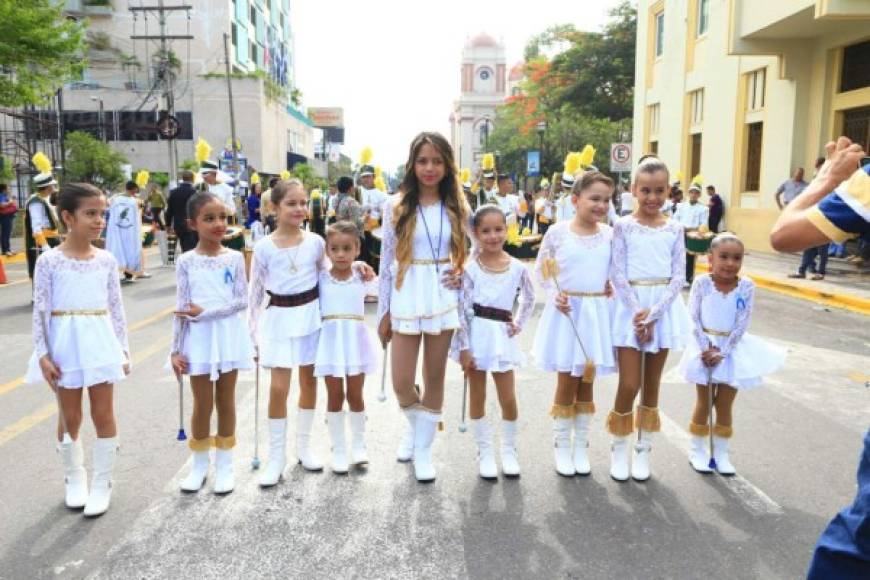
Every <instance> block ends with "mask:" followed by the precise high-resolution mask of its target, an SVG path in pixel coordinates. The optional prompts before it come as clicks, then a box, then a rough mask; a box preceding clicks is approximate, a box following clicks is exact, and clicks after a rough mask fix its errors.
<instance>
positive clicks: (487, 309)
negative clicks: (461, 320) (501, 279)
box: [472, 304, 514, 322]
mask: <svg viewBox="0 0 870 580" xmlns="http://www.w3.org/2000/svg"><path fill="white" fill-rule="evenodd" d="M472 308H474V315H475V316H476V317H478V318H487V319H489V320H497V321H498V322H513V319H514V315H513V313H512V312H511V311H510V310H504V309H502V308H493V307H492V306H482V305H480V304H473V305H472Z"/></svg>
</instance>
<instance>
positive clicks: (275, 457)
mask: <svg viewBox="0 0 870 580" xmlns="http://www.w3.org/2000/svg"><path fill="white" fill-rule="evenodd" d="M286 465H287V419H286V418H284V419H269V458H268V460H267V463H266V469H264V470H263V473H262V474H261V475H260V479H259V483H260V487H272V486H273V485H277V484H278V481H279V480H280V479H281V474H283V473H284V467H285V466H286Z"/></svg>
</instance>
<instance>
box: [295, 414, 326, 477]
mask: <svg viewBox="0 0 870 580" xmlns="http://www.w3.org/2000/svg"><path fill="white" fill-rule="evenodd" d="M313 426H314V409H299V412H298V414H297V415H296V456H297V457H298V458H299V463H301V464H302V467H304V468H305V470H306V471H323V463H321V462H320V460H319V459H318V458H317V456H316V455H315V454H314V451H312V449H311V429H312V427H313Z"/></svg>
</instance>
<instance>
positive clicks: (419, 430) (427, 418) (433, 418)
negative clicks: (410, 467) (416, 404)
mask: <svg viewBox="0 0 870 580" xmlns="http://www.w3.org/2000/svg"><path fill="white" fill-rule="evenodd" d="M416 416H417V420H416V422H415V423H416V424H415V425H414V475H415V476H416V477H417V481H421V482H426V481H435V466H434V465H432V443H433V442H434V441H435V430H436V429H437V428H438V421H440V420H441V413H433V412H431V411H422V410H419V409H418V410H417V412H416Z"/></svg>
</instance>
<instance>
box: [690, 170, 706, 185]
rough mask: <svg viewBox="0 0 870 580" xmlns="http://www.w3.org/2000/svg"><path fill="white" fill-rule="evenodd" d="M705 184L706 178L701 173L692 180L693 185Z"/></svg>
mask: <svg viewBox="0 0 870 580" xmlns="http://www.w3.org/2000/svg"><path fill="white" fill-rule="evenodd" d="M703 183H704V176H703V175H701V174H700V173H699V174H698V175H696V176H695V177H693V178H692V185H702V184H703Z"/></svg>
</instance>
